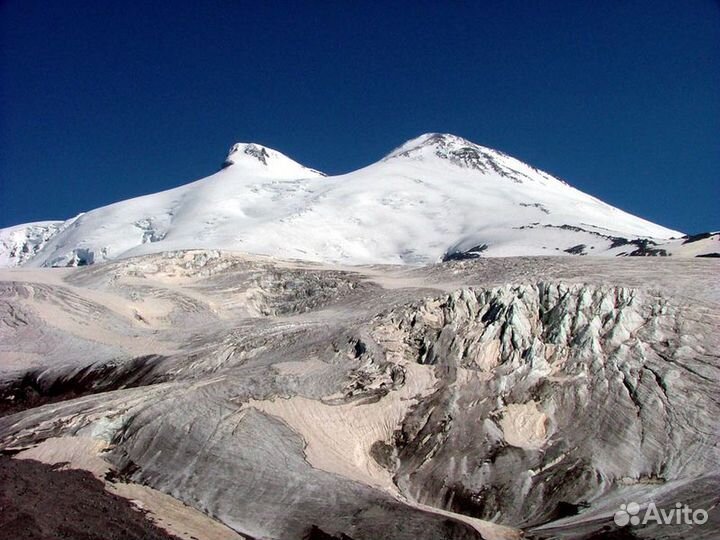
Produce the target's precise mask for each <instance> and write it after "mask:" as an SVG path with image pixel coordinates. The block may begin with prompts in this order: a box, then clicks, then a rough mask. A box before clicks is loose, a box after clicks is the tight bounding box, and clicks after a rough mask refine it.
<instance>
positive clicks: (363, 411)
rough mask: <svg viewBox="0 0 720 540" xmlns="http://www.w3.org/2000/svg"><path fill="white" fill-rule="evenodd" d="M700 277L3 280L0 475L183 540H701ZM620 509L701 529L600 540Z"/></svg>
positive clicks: (705, 329)
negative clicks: (130, 511)
mask: <svg viewBox="0 0 720 540" xmlns="http://www.w3.org/2000/svg"><path fill="white" fill-rule="evenodd" d="M718 270H720V265H719V264H718V263H717V262H716V261H714V260H698V259H695V260H692V259H690V260H672V259H624V260H619V259H602V258H598V259H592V260H591V259H588V258H550V257H548V258H509V259H476V260H469V261H458V262H450V263H445V264H440V265H435V266H428V267H423V268H408V267H394V266H374V267H347V268H341V267H329V266H321V265H314V264H312V263H302V262H292V261H278V260H273V259H270V258H262V257H249V256H236V255H232V254H227V253H221V252H209V251H190V252H174V253H166V254H158V255H148V256H144V257H138V258H134V259H128V260H122V261H118V262H111V263H105V264H99V265H94V266H89V267H82V268H63V269H6V270H2V271H0V280H2V281H1V282H0V393H1V395H0V397H1V399H0V414H2V415H3V416H2V417H1V418H0V449H1V450H2V452H3V453H4V454H5V455H6V456H12V458H13V459H12V460H11V462H12V464H13V466H9V465H3V467H4V468H3V474H4V475H6V476H7V475H10V476H8V478H10V480H8V482H11V481H12V482H17V481H18V480H17V478H16V479H15V480H12V478H11V476H12V474H16V476H24V475H25V473H23V472H22V470H23V467H29V466H30V464H31V463H34V465H32V467H46V465H51V466H52V468H50V469H49V470H50V471H51V472H52V473H58V472H59V471H60V470H61V469H69V470H74V471H75V473H77V474H82V475H85V474H92V475H94V478H96V479H97V481H98V483H100V482H102V484H101V485H104V487H105V490H106V491H107V492H109V493H108V496H112V497H116V498H117V499H118V500H125V499H130V500H132V501H134V504H135V505H136V506H137V507H139V508H141V509H142V510H143V513H138V515H140V516H146V517H147V518H148V519H150V520H152V521H153V522H154V523H152V524H150V525H152V526H153V527H155V526H156V527H157V528H158V531H159V532H158V533H157V534H160V535H162V534H167V535H168V536H170V535H174V536H176V537H178V538H186V539H191V538H196V539H198V540H203V539H238V538H253V539H261V538H262V539H265V538H272V539H282V540H293V539H307V538H317V539H345V540H347V539H352V540H361V539H373V540H374V539H379V538H396V539H408V540H409V539H412V540H416V539H461V538H462V539H465V538H467V539H478V538H486V539H488V540H494V539H515V538H524V537H525V538H538V539H549V538H688V537H692V538H713V537H714V535H715V534H716V531H717V530H718V528H720V509H717V508H716V506H717V504H718V502H720V495H719V494H720V471H719V470H718V463H720V445H719V443H720V429H719V428H720V420H719V419H720V397H719V396H720V356H719V354H720V353H719V352H718V351H720V335H719V334H718V328H720V287H718V284H717V276H718ZM18 460H34V461H32V462H27V463H26V464H21V463H20V462H18ZM37 462H42V463H44V464H46V465H45V466H43V465H41V464H40V463H37ZM3 463H6V461H4V462H3ZM46 468H47V467H46ZM33 470H34V471H35V472H32V475H34V476H30V478H38V480H37V481H38V482H43V480H42V477H43V474H45V475H47V474H50V472H48V471H47V470H45V469H43V470H44V471H45V472H43V473H42V474H40V473H39V472H37V471H38V470H40V469H37V468H35V469H33ZM83 470H84V471H87V473H85V472H82V473H81V472H79V471H83ZM13 471H16V473H13ZM60 472H66V471H64V470H63V471H60ZM27 474H31V473H27ZM83 478H84V477H83ZM91 480H92V479H91ZM87 481H89V480H87ZM4 483H5V480H4ZM68 485H70V484H68ZM68 489H70V488H68ZM100 491H101V492H102V490H100ZM94 496H97V497H99V496H100V495H98V494H95V495H94ZM12 499H13V501H15V503H16V504H19V505H20V507H21V508H20V510H18V511H19V512H21V513H22V512H25V514H26V515H30V516H31V519H32V520H33V522H36V523H48V520H43V519H41V518H42V516H43V515H44V514H43V512H46V510H45V509H43V508H39V507H38V506H37V505H36V504H34V503H33V500H32V497H29V496H27V497H26V496H25V495H21V494H19V493H16V494H14V495H13V496H12ZM113 500H115V499H113ZM18 501H19V502H18ZM23 501H25V502H26V503H27V504H26V507H25V509H24V510H23V509H22V504H24V503H23ZM629 502H637V503H639V504H640V505H641V507H643V508H644V507H646V506H647V505H648V504H649V503H651V502H653V503H655V504H656V505H658V507H663V508H673V507H674V505H675V504H676V503H682V504H687V505H689V506H691V507H693V508H703V509H705V510H707V511H708V516H709V519H708V521H707V522H706V523H705V524H703V525H698V524H686V523H680V524H678V523H673V524H671V525H665V524H657V523H647V524H645V525H643V524H638V525H633V524H628V525H627V526H625V527H620V526H619V525H617V524H616V523H615V521H614V520H613V516H614V514H615V512H616V511H618V510H619V508H620V505H621V504H627V503H629ZM113 504H114V503H113ZM118 504H119V503H118ZM68 512H70V511H69V510H68ZM33 513H34V514H33ZM68 515H73V514H68ZM33 516H34V517H33ZM88 519H90V514H89V513H88ZM92 519H93V521H92V523H93V524H94V525H93V527H94V528H96V529H97V530H101V528H102V527H103V526H108V525H107V524H105V525H103V524H102V523H101V520H100V521H98V520H96V516H95V514H94V513H93V514H92ZM43 526H45V525H43ZM161 529H162V530H161ZM43 530H44V531H46V532H47V529H43ZM153 534H155V533H153Z"/></svg>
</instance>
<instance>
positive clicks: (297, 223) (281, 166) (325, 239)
mask: <svg viewBox="0 0 720 540" xmlns="http://www.w3.org/2000/svg"><path fill="white" fill-rule="evenodd" d="M681 236H682V233H679V232H677V231H672V230H669V229H666V228H664V227H661V226H659V225H655V224H653V223H650V222H648V221H646V220H643V219H641V218H638V217H635V216H632V215H630V214H628V213H626V212H623V211H621V210H618V209H617V208H614V207H612V206H609V205H607V204H605V203H603V202H602V201H599V200H598V199H596V198H594V197H591V196H589V195H586V194H585V193H582V192H580V191H578V190H576V189H575V188H573V187H571V186H570V185H568V184H566V183H564V182H562V181H560V180H558V179H557V178H554V177H553V176H551V175H549V174H547V173H544V172H542V171H539V170H537V169H535V168H534V167H531V166H529V165H527V164H525V163H522V162H521V161H519V160H517V159H515V158H512V157H510V156H508V155H506V154H503V153H502V152H498V151H496V150H493V149H491V148H486V147H483V146H479V145H477V144H474V143H472V142H470V141H467V140H465V139H463V138H461V137H457V136H454V135H448V134H438V133H429V134H425V135H421V136H420V137H417V138H415V139H412V140H410V141H408V142H407V143H405V144H403V145H402V146H400V147H399V148H397V149H396V150H394V151H393V152H391V153H390V154H388V155H387V156H386V157H385V158H383V159H381V160H380V161H378V162H376V163H374V164H372V165H369V166H367V167H364V168H362V169H360V170H357V171H354V172H351V173H348V174H345V175H340V176H325V175H324V174H323V173H320V172H318V171H316V170H314V169H311V168H308V167H305V166H303V165H301V164H300V163H298V162H296V161H294V160H292V159H291V158H289V157H287V156H285V155H283V154H282V153H280V152H278V151H276V150H273V149H271V148H268V147H265V146H262V145H260V144H254V143H238V144H236V145H234V146H233V147H232V148H231V150H230V153H229V154H228V157H227V159H226V160H225V162H224V163H223V167H222V169H221V170H220V171H218V172H217V173H215V174H213V175H211V176H208V177H207V178H203V179H201V180H198V181H195V182H192V183H190V184H186V185H183V186H181V187H178V188H175V189H171V190H168V191H164V192H160V193H155V194H152V195H146V196H143V197H138V198H135V199H130V200H126V201H122V202H118V203H115V204H111V205H109V206H105V207H102V208H98V209H95V210H92V211H89V212H86V213H84V214H81V215H79V216H77V217H75V218H72V219H70V220H68V221H65V222H62V221H60V222H40V223H33V224H27V225H20V226H16V227H10V228H7V229H2V230H0V265H2V266H18V265H27V266H67V265H83V264H92V263H96V262H99V261H104V260H110V259H119V258H125V257H129V256H133V255H140V254H146V253H155V252H161V251H173V250H183V249H220V250H229V251H239V252H246V253H254V254H262V255H270V256H274V257H280V258H295V259H305V260H315V261H323V262H330V263H344V264H366V263H389V264H427V263H433V262H436V261H439V260H443V259H457V258H467V257H477V256H525V255H569V254H573V255H621V254H626V255H631V254H632V255H640V254H643V255H647V254H668V255H672V254H675V255H683V254H686V255H698V254H705V253H706V252H709V251H720V250H718V249H717V247H716V246H717V244H718V242H717V235H715V236H711V237H710V238H703V239H702V240H700V241H698V242H692V241H691V242H688V241H687V240H688V239H678V240H670V239H671V238H680V237H681ZM690 240H691V239H690Z"/></svg>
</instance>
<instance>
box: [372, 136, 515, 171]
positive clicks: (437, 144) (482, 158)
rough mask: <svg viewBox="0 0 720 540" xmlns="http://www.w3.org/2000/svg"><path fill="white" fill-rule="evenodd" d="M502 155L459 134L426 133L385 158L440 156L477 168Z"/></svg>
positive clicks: (420, 158) (416, 158)
mask: <svg viewBox="0 0 720 540" xmlns="http://www.w3.org/2000/svg"><path fill="white" fill-rule="evenodd" d="M500 155H502V153H501V152H498V151H496V150H493V149H491V148H486V147H484V146H480V145H479V144H475V143H474V142H471V141H469V140H467V139H465V138H463V137H460V136H458V135H453V134H451V133H424V134H423V135H420V136H419V137H416V138H414V139H410V140H409V141H407V142H406V143H405V144H403V145H401V146H400V147H398V148H396V149H395V150H393V151H392V152H391V153H390V154H388V155H387V156H386V157H385V160H390V159H394V158H411V159H414V160H421V161H423V160H426V159H427V158H429V157H438V158H441V159H446V160H448V161H450V162H452V163H454V164H455V165H459V166H463V167H467V168H473V169H475V168H480V167H479V165H481V164H483V163H486V162H487V161H488V160H493V159H494V158H496V157H497V156H500ZM482 168H484V167H482Z"/></svg>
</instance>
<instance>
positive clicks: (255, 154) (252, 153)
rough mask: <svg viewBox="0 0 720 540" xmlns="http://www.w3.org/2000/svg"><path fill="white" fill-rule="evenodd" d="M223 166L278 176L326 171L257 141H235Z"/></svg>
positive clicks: (301, 176) (245, 171)
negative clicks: (307, 164) (317, 169)
mask: <svg viewBox="0 0 720 540" xmlns="http://www.w3.org/2000/svg"><path fill="white" fill-rule="evenodd" d="M222 168H223V169H227V168H230V169H231V170H232V171H237V172H244V173H249V174H253V175H258V176H274V177H278V178H307V177H311V176H325V174H324V173H321V172H320V171H316V170H315V169H310V168H308V167H305V166H304V165H301V164H300V163H298V162H297V161H295V160H293V159H291V158H289V157H287V156H286V155H285V154H283V153H281V152H278V151H277V150H273V149H272V148H268V147H267V146H263V145H262V144H257V143H244V142H239V143H235V144H234V145H233V146H232V147H231V148H230V151H229V152H228V155H227V158H225V161H224V162H223V164H222Z"/></svg>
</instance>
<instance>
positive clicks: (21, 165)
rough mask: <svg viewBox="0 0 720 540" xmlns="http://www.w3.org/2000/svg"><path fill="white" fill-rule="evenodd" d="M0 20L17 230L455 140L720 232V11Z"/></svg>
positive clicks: (215, 5)
mask: <svg viewBox="0 0 720 540" xmlns="http://www.w3.org/2000/svg"><path fill="white" fill-rule="evenodd" d="M0 25H1V26H0V30H1V39H2V42H1V43H0V48H1V52H0V54H1V55H2V56H1V57H0V62H1V63H0V77H1V79H0V113H1V117H0V122H1V124H0V226H7V225H11V224H15V223H20V222H26V221H33V220H41V219H63V218H68V217H71V216H73V215H75V214H76V213H78V212H80V211H84V210H89V209H92V208H94V207H97V206H100V205H104V204H108V203H111V202H114V201H117V200H120V199H125V198H128V197H132V196H135V195H140V194H145V193H150V192H154V191H158V190H161V189H165V188H170V187H173V186H176V185H180V184H183V183H186V182H189V181H191V180H194V179H197V178H199V177H202V176H206V175H208V174H210V173H212V172H214V171H215V170H216V169H217V168H218V166H219V165H220V163H221V162H222V161H223V159H224V157H225V154H226V152H227V149H228V148H229V146H230V145H231V144H232V143H233V142H235V141H254V142H260V143H263V144H266V145H268V146H271V147H273V148H276V149H277V150H280V151H281V152H284V153H286V154H288V155H289V156H291V157H293V158H295V159H297V160H298V161H300V162H302V163H304V164H306V165H309V166H311V167H315V168H318V169H321V170H324V171H326V172H328V173H341V172H347V171H349V170H352V169H355V168H358V167H361V166H363V165H367V164H369V163H371V162H373V161H375V160H377V159H379V158H380V157H382V156H383V155H384V154H386V153H388V152H389V151H390V150H392V148H393V147H395V146H397V145H399V144H400V143H402V142H403V141H405V140H407V139H409V138H411V137H414V136H417V135H419V134H420V133H423V132H428V131H442V132H451V133H455V134H458V135H462V136H464V137H466V138H468V139H471V140H473V141H475V142H477V143H480V144H484V145H486V146H491V147H494V148H498V149H500V150H503V151H505V152H507V153H509V154H511V155H514V156H516V157H518V158H520V159H522V160H524V161H526V162H528V163H530V164H532V165H535V166H536V167H539V168H542V169H545V170H547V171H549V172H551V173H552V174H555V175H557V176H560V177H562V178H564V179H566V180H567V181H569V182H570V183H572V184H574V185H575V186H577V187H578V188H580V189H582V190H584V191H587V192H589V193H591V194H593V195H596V196H598V197H600V198H602V199H604V200H606V201H607V202H609V203H611V204H614V205H616V206H619V207H621V208H623V209H625V210H628V211H630V212H632V213H635V214H638V215H640V216H643V217H645V218H648V219H651V220H653V221H656V222H659V223H661V224H663V225H666V226H670V227H673V228H676V229H680V230H684V231H687V232H697V231H703V230H709V229H719V228H720V219H718V217H719V216H718V201H720V187H719V184H720V182H719V180H720V6H719V5H718V2H716V1H713V0H683V1H678V0H644V1H640V0H634V1H633V0H607V1H590V0H587V1H583V0H567V1H561V0H546V1H535V2H534V1H531V0H517V1H513V0H497V1H493V0H484V1H475V2H470V1H468V2H450V1H448V2H440V1H435V2H422V1H417V0H416V1H412V2H374V1H373V2H370V1H365V2H359V1H358V2H325V1H317V2H309V1H308V2H299V1H298V2H290V1H284V2H273V1H254V2H243V1H239V0H236V1H231V0H224V1H221V0H216V1H211V0H204V1H202V2H197V1H182V0H174V1H168V2H163V1H142V2H134V1H122V2H120V1H117V0H114V1H103V0H92V1H87V0H86V1H82V2H77V1H72V0H64V1H62V2H47V1H35V0H5V1H4V2H2V3H1V4H0Z"/></svg>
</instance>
